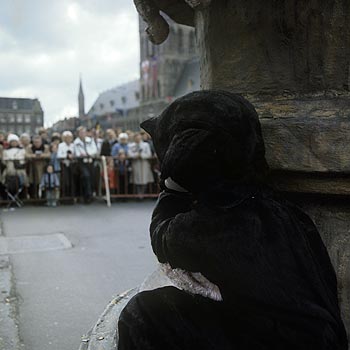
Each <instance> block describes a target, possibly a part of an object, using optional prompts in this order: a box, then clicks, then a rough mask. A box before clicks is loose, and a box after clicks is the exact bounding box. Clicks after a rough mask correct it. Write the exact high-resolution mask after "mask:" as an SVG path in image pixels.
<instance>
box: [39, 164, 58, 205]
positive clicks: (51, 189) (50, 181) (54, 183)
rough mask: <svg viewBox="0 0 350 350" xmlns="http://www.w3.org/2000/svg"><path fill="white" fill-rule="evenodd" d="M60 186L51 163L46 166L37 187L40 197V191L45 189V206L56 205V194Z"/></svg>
mask: <svg viewBox="0 0 350 350" xmlns="http://www.w3.org/2000/svg"><path fill="white" fill-rule="evenodd" d="M59 188H60V180H59V178H58V176H57V174H56V173H54V168H53V166H52V164H49V165H48V166H47V167H46V172H45V173H44V174H43V176H42V177H41V182H40V187H39V197H41V193H42V191H45V194H46V200H47V206H48V207H56V206H57V194H58V191H59Z"/></svg>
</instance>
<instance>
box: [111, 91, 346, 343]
mask: <svg viewBox="0 0 350 350" xmlns="http://www.w3.org/2000/svg"><path fill="white" fill-rule="evenodd" d="M141 126H142V128H144V129H145V130H146V131H147V132H148V133H149V134H150V135H151V136H152V139H153V142H154V147H155V150H156V152H157V154H158V157H159V161H160V164H161V178H162V184H161V186H162V189H163V191H162V193H161V194H160V196H159V200H158V202H157V205H156V208H155V210H154V212H153V216H152V223H151V226H150V233H151V242H152V248H153V251H154V253H155V254H156V256H157V258H158V260H159V262H160V263H161V264H163V266H164V270H165V271H166V273H167V274H168V276H169V277H170V278H171V279H172V280H173V282H174V285H175V286H176V287H162V288H158V289H154V290H151V291H144V292H141V293H139V294H137V295H136V296H135V297H133V298H132V299H131V300H130V302H129V303H128V305H127V306H126V307H125V309H124V310H123V311H122V314H121V316H120V319H119V323H118V334H119V344H118V346H119V350H126V349H128V350H131V349H139V350H141V349H142V350H148V349H149V350H150V349H152V350H154V349H163V350H164V349H167V350H169V349H201V350H203V349H221V350H222V349H225V350H226V349H233V350H235V349H242V350H243V349H244V350H247V349H254V350H262V349H266V350H267V349H268V350H271V349H276V350H277V349H279V350H280V349H283V350H296V349H298V350H300V349H302V350H304V349H305V350H326V349H329V350H331V349H332V350H336V349H337V350H339V349H342V350H345V349H347V336H346V333H345V329H344V325H343V322H342V320H341V316H340V311H339V306H338V299H337V281H336V276H335V273H334V270H333V267H332V265H331V262H330V259H329V256H328V253H327V251H326V248H325V246H324V245H323V242H322V240H321V238H320V235H319V233H318V231H317V229H316V227H315V225H314V224H313V222H312V220H311V219H310V218H309V217H308V216H307V215H306V214H305V213H304V212H303V211H301V210H300V209H299V208H298V207H296V206H295V205H293V204H291V203H289V202H288V201H286V200H285V199H283V198H282V197H280V195H279V194H278V193H275V192H274V191H273V190H272V189H270V188H269V187H268V186H267V185H265V184H264V182H265V178H266V175H267V171H268V166H267V163H266V161H265V149H264V142H263V138H262V135H261V129H260V123H259V118H258V115H257V113H256V111H255V109H254V107H253V106H252V105H251V104H250V103H249V102H248V101H247V100H245V99H244V98H243V97H241V96H239V95H235V94H232V93H229V92H225V91H201V92H195V93H191V94H189V95H187V96H184V97H182V98H179V99H178V100H176V101H175V102H173V103H172V104H171V105H170V106H169V107H168V108H167V109H166V110H165V111H164V112H163V113H162V114H161V115H160V116H159V117H158V118H154V119H151V120H148V121H146V122H144V123H143V124H142V125H141Z"/></svg>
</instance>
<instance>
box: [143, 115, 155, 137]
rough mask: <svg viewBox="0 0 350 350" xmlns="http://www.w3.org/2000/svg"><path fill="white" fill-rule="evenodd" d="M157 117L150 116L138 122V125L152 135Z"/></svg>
mask: <svg viewBox="0 0 350 350" xmlns="http://www.w3.org/2000/svg"><path fill="white" fill-rule="evenodd" d="M157 119H158V118H150V119H147V120H145V121H144V122H142V123H141V124H140V127H141V128H142V129H143V130H145V131H146V132H147V133H149V134H150V135H151V136H152V137H154V133H155V131H156V126H157Z"/></svg>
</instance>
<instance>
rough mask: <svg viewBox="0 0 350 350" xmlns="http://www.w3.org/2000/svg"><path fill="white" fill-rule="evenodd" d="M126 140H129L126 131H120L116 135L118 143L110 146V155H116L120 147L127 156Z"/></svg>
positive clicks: (127, 146)
mask: <svg viewBox="0 0 350 350" xmlns="http://www.w3.org/2000/svg"><path fill="white" fill-rule="evenodd" d="M128 141H129V136H128V134H127V133H125V132H122V133H120V134H119V135H118V143H116V144H114V146H113V147H112V152H111V154H112V157H116V156H118V154H119V151H120V150H121V149H122V150H124V152H125V154H126V156H127V157H128V153H129V145H128Z"/></svg>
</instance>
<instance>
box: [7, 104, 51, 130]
mask: <svg viewBox="0 0 350 350" xmlns="http://www.w3.org/2000/svg"><path fill="white" fill-rule="evenodd" d="M43 125H44V112H43V109H42V108H41V104H40V101H39V100H38V99H29V98H10V97H0V130H1V131H5V132H11V133H16V134H22V133H24V132H26V133H28V134H31V135H33V134H36V133H37V132H38V130H39V128H40V127H42V126H43Z"/></svg>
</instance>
